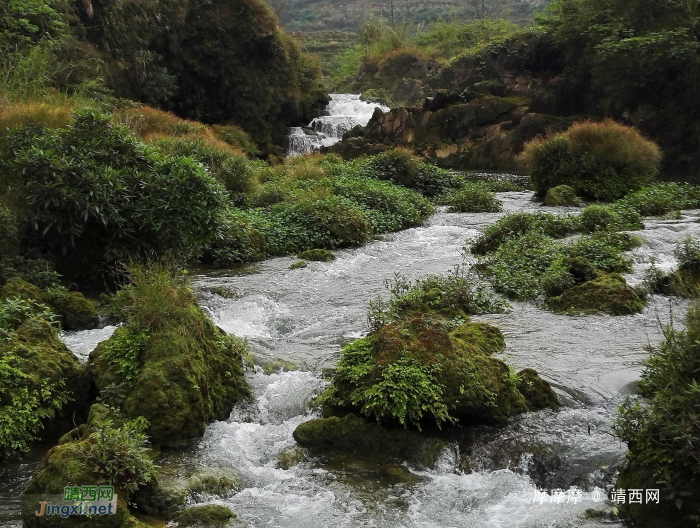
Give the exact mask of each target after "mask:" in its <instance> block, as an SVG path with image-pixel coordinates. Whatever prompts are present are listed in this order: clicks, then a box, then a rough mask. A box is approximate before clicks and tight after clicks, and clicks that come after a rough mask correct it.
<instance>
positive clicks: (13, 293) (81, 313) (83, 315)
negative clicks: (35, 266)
mask: <svg viewBox="0 0 700 528" xmlns="http://www.w3.org/2000/svg"><path fill="white" fill-rule="evenodd" d="M2 298H5V299H13V298H20V299H24V300H27V301H33V302H36V303H40V304H45V305H47V306H48V307H49V308H51V311H53V312H54V313H55V314H56V315H58V316H59V317H60V322H61V326H62V327H63V329H64V330H91V329H93V328H97V327H98V326H99V324H100V316H99V315H98V313H97V309H96V308H95V305H94V304H92V303H91V302H90V301H89V300H88V299H86V298H85V296H84V295H83V294H82V293H80V292H70V291H68V290H67V289H65V288H62V287H56V288H49V289H48V290H47V291H42V290H41V289H39V288H38V287H36V286H34V285H33V284H30V283H28V282H27V281H25V280H23V279H20V278H19V277H13V278H11V279H10V280H8V281H7V284H5V286H4V287H3V288H2V290H0V299H2Z"/></svg>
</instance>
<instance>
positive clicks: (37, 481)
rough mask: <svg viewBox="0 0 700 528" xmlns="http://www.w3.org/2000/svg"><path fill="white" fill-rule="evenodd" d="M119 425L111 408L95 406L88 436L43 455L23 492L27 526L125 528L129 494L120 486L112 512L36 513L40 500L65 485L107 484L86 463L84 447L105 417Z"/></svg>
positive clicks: (24, 515)
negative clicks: (62, 514)
mask: <svg viewBox="0 0 700 528" xmlns="http://www.w3.org/2000/svg"><path fill="white" fill-rule="evenodd" d="M108 419H109V420H114V421H115V422H114V423H115V425H116V424H119V422H120V420H119V417H118V415H115V414H114V413H113V412H112V411H110V410H109V409H107V408H105V407H103V406H101V405H94V406H93V407H92V409H91V411H90V416H89V418H88V425H87V429H86V430H85V435H84V436H83V437H82V438H81V439H79V440H77V441H73V442H68V443H64V444H62V445H59V446H56V447H54V448H53V449H51V450H50V451H49V452H48V453H47V454H46V457H44V462H43V465H42V467H41V468H40V469H39V470H38V471H37V473H36V474H35V475H34V476H33V477H32V480H31V481H30V482H29V485H28V486H27V488H26V489H25V490H24V492H23V494H22V521H23V523H24V526H25V527H26V528H93V527H95V528H126V527H127V526H128V523H129V522H130V514H129V510H128V509H127V494H126V493H125V492H124V491H123V490H122V489H120V488H119V487H118V486H116V487H115V494H116V495H117V509H116V513H115V514H113V515H98V516H93V517H87V516H70V517H67V518H65V519H63V518H60V517H58V516H55V515H51V516H37V515H35V513H34V512H35V511H36V509H37V506H38V501H39V500H46V499H44V498H42V497H45V496H46V495H61V496H63V489H64V487H66V486H70V485H76V486H96V485H100V484H102V485H104V482H102V481H101V480H100V477H99V474H97V473H96V472H95V471H94V468H93V467H92V466H90V465H89V464H88V463H87V459H86V457H85V450H86V449H89V445H90V442H91V440H90V439H89V434H90V433H91V432H92V428H93V427H94V426H96V425H97V424H98V423H104V421H105V420H108Z"/></svg>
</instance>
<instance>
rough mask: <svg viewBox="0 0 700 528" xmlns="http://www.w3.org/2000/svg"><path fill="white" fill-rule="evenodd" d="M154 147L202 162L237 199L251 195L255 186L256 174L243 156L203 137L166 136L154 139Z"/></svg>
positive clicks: (173, 154) (166, 152) (170, 153)
mask: <svg viewBox="0 0 700 528" xmlns="http://www.w3.org/2000/svg"><path fill="white" fill-rule="evenodd" d="M153 146H154V147H155V148H156V149H158V150H159V151H160V152H163V153H165V154H169V155H171V156H175V157H181V156H190V157H192V158H194V159H196V160H197V161H199V162H200V163H203V164H204V166H205V167H207V168H208V169H209V171H210V172H211V174H212V176H214V178H216V179H217V180H218V181H219V182H220V183H221V184H222V185H223V186H224V187H226V190H227V191H229V193H231V194H232V195H233V198H235V199H237V200H238V201H244V200H245V198H244V197H241V195H246V194H250V193H251V192H253V191H254V190H255V188H256V187H257V184H258V182H257V179H256V178H255V173H254V172H253V171H252V170H251V168H250V166H249V164H248V161H247V160H246V159H245V157H244V156H241V155H236V154H234V153H232V152H231V151H229V150H226V149H223V148H217V147H214V146H211V145H209V144H207V143H206V142H205V141H204V140H202V139H176V138H172V137H169V138H165V139H161V140H159V141H155V142H154V143H153ZM236 195H238V196H236Z"/></svg>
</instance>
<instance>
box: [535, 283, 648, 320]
mask: <svg viewBox="0 0 700 528" xmlns="http://www.w3.org/2000/svg"><path fill="white" fill-rule="evenodd" d="M644 304H645V303H644V300H643V299H642V298H641V297H639V295H638V294H637V293H636V292H635V290H634V289H632V288H630V286H629V285H628V284H627V281H625V279H624V277H623V276H622V275H620V274H619V273H609V274H607V275H603V276H601V277H598V278H597V279H594V280H591V281H588V282H584V283H583V284H580V285H578V286H575V287H573V288H571V289H569V290H566V291H565V292H564V293H562V294H561V295H560V296H558V297H552V298H550V299H547V301H546V305H547V306H548V307H549V308H550V309H552V310H553V311H555V312H563V313H568V314H572V315H573V314H596V313H606V314H610V315H629V314H633V313H639V312H641V311H642V310H643V309H644Z"/></svg>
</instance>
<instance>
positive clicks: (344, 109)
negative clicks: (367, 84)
mask: <svg viewBox="0 0 700 528" xmlns="http://www.w3.org/2000/svg"><path fill="white" fill-rule="evenodd" d="M330 97H331V100H330V102H329V103H328V107H327V108H326V112H328V115H325V116H321V117H317V118H316V119H314V120H313V121H311V123H309V126H308V127H293V128H291V129H290V132H289V148H288V150H287V155H288V156H298V155H300V154H309V153H311V152H314V151H316V150H319V149H320V148H321V147H330V146H331V145H335V144H336V143H337V142H338V141H340V140H341V139H342V138H343V134H345V133H346V132H348V131H349V130H352V129H353V128H354V127H356V126H357V125H362V126H365V125H366V124H367V123H368V122H369V120H370V119H371V118H372V114H373V113H374V109H375V108H379V109H381V110H382V112H388V111H389V107H387V106H383V105H380V104H378V103H373V102H370V101H362V100H360V95H359V94H330Z"/></svg>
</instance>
